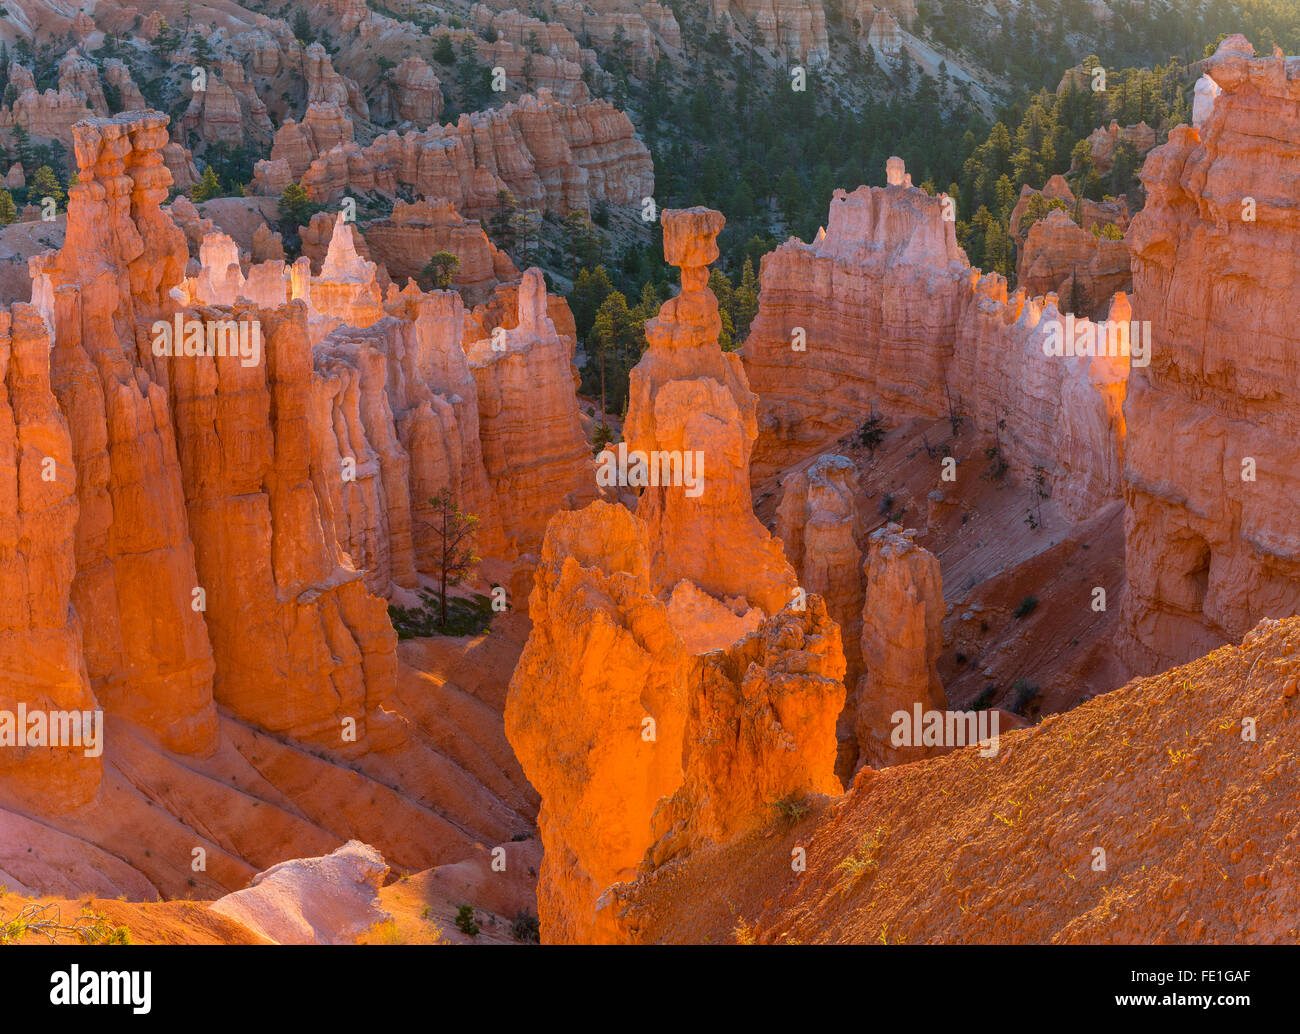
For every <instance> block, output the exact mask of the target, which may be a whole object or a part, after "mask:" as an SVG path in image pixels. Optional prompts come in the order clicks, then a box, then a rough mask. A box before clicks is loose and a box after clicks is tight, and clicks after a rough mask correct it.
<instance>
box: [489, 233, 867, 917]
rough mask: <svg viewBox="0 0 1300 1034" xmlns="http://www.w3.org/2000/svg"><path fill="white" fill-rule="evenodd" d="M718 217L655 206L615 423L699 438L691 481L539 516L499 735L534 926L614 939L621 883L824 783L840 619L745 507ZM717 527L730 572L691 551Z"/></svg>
mask: <svg viewBox="0 0 1300 1034" xmlns="http://www.w3.org/2000/svg"><path fill="white" fill-rule="evenodd" d="M721 227H722V217H721V215H720V214H719V213H717V212H712V211H709V210H707V209H690V210H686V211H680V212H678V211H668V212H665V213H664V249H665V253H666V255H667V257H668V259H669V261H670V262H672V263H673V264H675V265H678V266H679V267H680V268H681V270H682V291H681V293H680V294H679V295H678V297H677V298H675V299H673V300H671V301H669V302H668V303H666V304H665V305H664V306H663V308H662V310H661V311H660V314H659V316H658V317H657V318H656V319H654V320H651V321H650V322H649V323H648V324H647V335H648V337H649V340H650V347H649V348H648V349H647V351H646V354H645V356H644V357H643V358H642V360H641V363H640V364H638V366H637V368H636V369H635V370H634V371H633V392H632V399H631V402H630V403H629V409H628V420H627V423H626V425H625V433H626V436H627V444H628V445H629V446H630V447H632V448H634V449H635V448H645V449H655V448H659V449H670V448H671V449H680V448H683V447H685V448H692V449H693V448H699V449H700V450H701V451H703V452H704V453H705V455H706V457H707V459H706V462H705V466H704V469H703V475H704V476H703V492H702V493H701V494H700V495H698V496H696V497H691V496H689V495H687V486H686V485H685V484H676V485H664V484H661V485H659V486H655V487H651V488H646V489H645V490H644V491H643V493H642V495H641V497H640V500H639V501H638V508H637V513H636V514H635V515H633V514H632V513H630V512H629V511H628V510H627V509H625V508H624V507H623V506H619V505H611V504H609V503H605V502H601V501H598V502H594V503H592V504H591V505H590V506H588V507H586V508H585V509H583V510H580V511H577V512H575V513H561V514H558V515H557V516H556V517H555V518H554V519H553V520H552V521H551V523H550V525H549V527H548V528H547V531H546V536H545V539H544V541H543V544H542V547H541V559H540V561H539V563H538V567H537V572H536V582H535V587H534V589H533V593H532V596H531V597H530V601H529V610H530V615H531V617H532V619H533V629H532V634H531V635H530V637H529V640H528V644H527V645H526V647H525V649H524V653H523V656H522V657H521V659H520V663H519V665H518V667H517V668H516V670H515V673H514V676H513V678H512V679H511V683H510V693H509V697H508V700H507V705H506V732H507V735H508V737H509V739H510V742H511V745H512V746H513V747H514V749H515V752H516V754H517V755H518V757H519V759H520V763H521V765H522V766H523V768H524V771H525V772H526V773H527V775H528V777H529V780H530V781H531V782H532V783H533V785H534V786H536V787H537V788H538V791H539V793H540V794H541V796H542V808H541V812H540V815H539V819H538V823H539V829H540V831H541V835H542V842H543V845H544V849H545V856H544V861H543V865H542V869H541V873H540V881H539V886H538V902H539V911H538V914H539V917H540V919H541V924H542V934H543V937H544V938H545V939H546V940H547V941H551V942H581V941H598V942H601V943H604V942H618V941H624V940H627V939H629V938H630V937H632V936H633V932H632V931H631V930H630V929H628V928H626V927H625V926H624V924H623V923H622V922H621V919H620V914H621V905H620V901H621V898H620V893H619V890H618V885H621V884H626V883H628V882H630V881H632V880H634V879H635V878H636V876H637V874H638V872H642V871H645V870H646V869H647V868H653V867H654V866H655V865H658V864H661V863H662V862H665V861H666V860H668V859H669V858H674V857H676V856H678V855H680V854H681V853H683V852H686V851H690V850H691V849H693V848H695V847H697V846H699V845H700V844H702V843H705V842H709V841H712V840H715V839H718V838H725V837H729V836H732V835H734V834H736V833H737V832H739V831H741V830H744V829H747V828H749V827H750V826H752V825H754V824H756V823H757V822H759V821H761V819H762V818H763V817H764V816H766V815H769V814H770V810H771V807H772V802H773V800H774V799H776V798H779V797H784V796H789V795H791V794H793V795H806V794H809V793H831V792H835V791H837V790H838V788H839V783H838V782H837V781H836V779H835V776H834V766H835V757H836V745H835V723H836V718H837V716H838V715H839V713H840V710H841V708H842V707H843V702H844V689H843V682H842V680H843V676H844V654H843V648H842V644H841V641H840V632H839V627H838V626H837V625H836V623H835V622H834V620H833V619H832V618H831V617H830V616H829V614H828V613H827V610H826V604H825V602H824V601H823V600H822V599H821V597H819V596H815V595H813V596H809V597H808V598H807V601H806V603H805V604H803V607H802V609H800V610H796V609H795V607H796V606H797V605H798V604H797V603H796V602H794V601H791V602H790V603H789V605H788V606H787V605H786V604H787V601H789V600H791V594H790V590H791V589H793V587H794V581H795V579H794V572H793V571H792V570H791V569H790V568H789V565H787V564H786V563H785V559H784V557H783V555H782V553H781V547H780V544H779V542H777V541H776V540H774V539H771V538H770V537H769V536H768V535H767V532H766V531H765V530H764V529H763V527H762V525H760V524H758V522H757V521H756V520H755V518H754V516H753V511H752V510H751V509H750V504H749V501H748V500H749V492H748V481H749V477H748V462H747V461H748V447H749V442H750V441H751V440H752V437H753V426H754V425H753V405H754V401H753V395H752V394H751V393H750V392H749V391H748V388H747V386H746V385H745V379H744V371H743V370H742V369H741V368H740V366H739V364H738V363H737V362H735V361H734V357H732V356H724V354H723V353H722V351H721V350H720V349H719V348H718V345H717V334H718V329H719V317H718V309H717V301H716V299H715V298H714V297H713V295H712V294H711V293H710V292H709V291H708V288H707V287H706V286H705V284H706V281H707V268H706V267H707V264H708V263H709V262H711V261H712V260H713V259H715V258H716V257H717V248H716V244H715V238H716V236H717V233H718V231H719V230H720V229H721ZM525 284H527V280H525ZM524 297H525V294H524V292H523V291H522V290H521V302H520V305H521V323H524V322H526V321H525V320H524V319H523V318H522V311H523V306H524V304H525V303H524V301H523V299H524ZM531 307H532V308H533V309H534V310H540V307H541V301H540V299H534V300H533V301H532V302H531ZM480 344H481V343H480ZM478 347H479V346H478V345H476V346H474V349H475V350H477V349H478ZM473 356H474V351H473V350H472V351H471V359H473ZM481 398H482V396H480V399H481ZM715 457H716V459H715ZM710 463H712V464H713V465H712V466H710V465H709V464H710ZM490 467H491V464H490V463H489V470H490ZM716 542H725V543H726V544H727V548H728V557H727V559H728V560H729V562H730V564H731V565H733V568H732V569H730V570H728V568H727V564H726V563H724V562H723V558H722V557H721V556H720V555H719V554H717V553H714V555H712V556H704V557H699V556H692V555H690V549H691V548H694V549H696V550H697V551H698V550H703V549H706V548H714V549H716V548H717V547H716ZM738 558H740V559H738ZM769 606H770V607H771V610H768V609H766V608H767V607H769ZM782 607H785V609H782ZM768 614H772V616H771V617H768V616H767V615H768ZM674 795H676V796H674ZM615 802H617V803H615Z"/></svg>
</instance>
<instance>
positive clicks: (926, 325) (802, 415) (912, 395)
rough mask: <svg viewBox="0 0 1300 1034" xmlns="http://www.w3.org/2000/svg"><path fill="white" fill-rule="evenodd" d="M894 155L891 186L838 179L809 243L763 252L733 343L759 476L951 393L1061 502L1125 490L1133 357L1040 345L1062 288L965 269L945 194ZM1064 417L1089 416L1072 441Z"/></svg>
mask: <svg viewBox="0 0 1300 1034" xmlns="http://www.w3.org/2000/svg"><path fill="white" fill-rule="evenodd" d="M898 165H899V167H898V168H896V169H895V170H894V175H893V176H892V179H893V180H894V181H896V185H892V186H886V187H861V188H859V189H858V190H856V191H854V192H853V193H852V194H846V193H844V192H843V191H836V192H835V195H834V198H833V199H832V201H831V210H830V218H829V223H828V226H827V228H826V231H825V232H824V233H823V234H819V235H818V238H817V240H816V241H815V242H813V243H812V244H804V243H803V242H801V241H798V240H793V239H792V240H790V241H787V242H786V243H785V244H783V245H781V246H780V247H778V248H777V249H776V250H775V251H773V252H771V253H769V254H768V255H767V256H765V257H764V259H763V264H762V271H761V274H760V278H761V283H762V288H761V291H760V295H759V309H758V315H757V317H756V318H755V320H754V323H753V325H752V327H751V330H750V335H749V338H748V339H747V341H746V342H745V345H744V348H743V349H742V356H743V359H744V363H745V369H746V372H747V373H748V375H749V381H750V384H751V385H752V386H753V388H754V390H755V391H757V393H758V396H759V406H758V430H759V435H758V441H757V443H756V444H755V446H754V460H753V474H754V478H755V479H756V480H761V479H763V478H766V477H769V476H771V475H772V474H774V473H776V472H777V471H779V470H782V469H785V468H788V467H790V466H792V465H794V464H795V463H797V462H798V461H800V460H802V459H806V458H808V457H810V456H814V455H816V454H818V453H820V452H823V451H825V450H826V449H828V448H831V447H833V444H834V443H835V442H837V441H838V440H839V439H840V438H842V437H843V436H844V435H846V434H848V433H850V432H851V431H853V430H855V429H856V428H857V427H858V426H859V425H860V424H861V423H862V421H863V420H864V419H865V418H866V416H867V415H868V414H869V413H870V412H871V411H872V409H873V407H874V408H875V409H876V410H877V411H878V412H879V413H881V414H883V415H885V416H886V417H899V418H906V417H909V416H925V417H932V418H933V417H939V416H942V415H944V414H946V413H948V411H949V405H950V400H951V404H953V405H955V406H956V407H957V408H958V409H960V411H961V412H962V414H963V416H964V417H965V418H966V419H968V420H969V421H971V424H969V425H968V426H973V427H974V428H975V429H976V430H978V431H980V432H983V433H987V434H988V435H989V437H990V439H991V438H992V432H993V429H994V428H995V427H997V426H998V424H999V422H1000V421H1005V428H1004V430H1003V431H1002V432H1001V433H1000V448H1001V450H1002V455H1003V458H1004V459H1005V460H1006V461H1007V463H1008V465H1009V468H1010V470H1011V471H1012V472H1013V473H1015V474H1017V475H1020V476H1027V475H1029V474H1030V473H1031V472H1032V471H1033V470H1034V468H1036V467H1040V466H1041V467H1042V468H1043V469H1044V470H1045V472H1046V475H1047V480H1048V484H1049V485H1050V486H1051V489H1052V492H1053V495H1054V496H1056V497H1058V498H1066V497H1068V498H1069V499H1070V500H1071V502H1070V503H1069V504H1068V505H1067V507H1066V515H1067V516H1069V517H1071V519H1076V518H1078V517H1082V516H1086V515H1087V514H1089V513H1091V512H1092V511H1093V510H1094V509H1095V508H1096V507H1097V506H1099V505H1101V504H1102V503H1104V502H1105V501H1107V500H1109V499H1114V498H1116V497H1117V496H1118V494H1119V480H1118V473H1117V472H1118V468H1119V456H1120V455H1121V448H1122V424H1117V423H1116V421H1115V419H1114V407H1113V404H1112V400H1113V397H1114V395H1115V394H1116V393H1119V394H1120V395H1121V397H1122V390H1123V383H1124V381H1125V378H1126V376H1127V369H1128V365H1129V358H1128V356H1127V355H1117V356H1113V357H1112V356H1104V357H1100V358H1099V357H1096V356H1080V355H1075V356H1069V355H1048V354H1046V353H1045V346H1046V345H1049V344H1050V340H1049V335H1051V334H1053V333H1055V334H1057V335H1062V336H1063V334H1064V331H1065V328H1066V323H1065V322H1064V314H1063V313H1062V312H1061V311H1060V309H1059V308H1058V306H1057V299H1056V297H1055V296H1054V295H1050V294H1049V295H1048V296H1047V297H1046V298H1043V299H1031V300H1026V297H1025V294H1024V292H1023V291H1018V292H1016V293H1015V294H1014V295H1011V296H1010V297H1008V292H1007V285H1006V281H1005V279H1004V278H1002V277H1001V276H998V275H997V274H990V275H981V274H980V272H979V271H978V270H976V269H973V268H971V266H970V264H969V263H968V262H967V261H966V256H965V254H964V253H963V252H962V250H961V249H960V248H959V247H958V246H957V241H956V237H955V233H954V230H953V223H952V222H951V221H948V220H947V219H945V218H944V199H943V198H936V197H930V196H929V195H927V194H926V193H925V192H924V191H922V190H919V189H917V188H913V187H910V186H908V185H907V179H906V173H905V172H903V171H902V169H901V162H900V163H898ZM1069 326H1072V327H1073V326H1075V324H1073V323H1072V324H1069ZM1090 332H1091V333H1093V334H1094V336H1095V333H1096V329H1095V327H1094V328H1092V330H1091V331H1090ZM1125 347H1127V346H1125ZM1067 407H1069V408H1067ZM1062 421H1065V422H1068V423H1070V424H1071V425H1074V426H1077V427H1079V428H1081V429H1083V428H1087V429H1088V430H1087V433H1086V434H1084V435H1082V436H1075V438H1074V439H1073V440H1074V443H1075V444H1074V447H1073V448H1072V449H1070V450H1066V449H1064V448H1063V447H1062V444H1061V441H1060V433H1059V429H1060V425H1061V423H1062ZM1095 471H1110V472H1113V473H1112V474H1111V475H1110V476H1108V477H1107V478H1105V479H1099V478H1098V477H1097V476H1096V474H1095V473H1094V472H1095Z"/></svg>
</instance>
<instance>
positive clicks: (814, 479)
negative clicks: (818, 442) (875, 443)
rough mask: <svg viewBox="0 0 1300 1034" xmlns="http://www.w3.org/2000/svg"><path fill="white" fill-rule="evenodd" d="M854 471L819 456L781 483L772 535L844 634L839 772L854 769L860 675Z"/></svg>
mask: <svg viewBox="0 0 1300 1034" xmlns="http://www.w3.org/2000/svg"><path fill="white" fill-rule="evenodd" d="M857 479H858V470H857V466H856V465H855V464H854V462H853V461H852V460H850V459H848V458H847V457H845V456H836V455H833V454H827V455H824V456H819V457H818V458H817V459H816V460H815V461H813V463H812V464H811V465H810V466H808V467H807V468H806V469H802V468H797V469H796V470H795V471H793V472H792V473H790V474H788V475H787V476H786V477H785V478H784V479H783V480H782V482H781V487H782V496H781V503H780V505H779V506H778V507H777V514H776V520H777V524H776V535H777V537H778V538H780V540H781V542H782V543H783V544H784V546H785V555H786V556H787V557H789V558H790V562H791V563H792V564H793V565H794V567H795V570H796V571H798V572H799V587H800V588H801V589H803V590H804V591H805V592H808V593H816V594H817V595H819V596H821V597H822V598H823V599H824V600H825V601H826V610H827V612H828V613H829V614H830V616H831V617H832V618H834V619H835V622H836V624H838V625H839V627H840V631H841V633H842V637H843V645H844V659H845V665H846V672H845V677H844V683H845V686H847V687H848V688H849V695H850V700H849V703H848V706H847V707H845V709H844V711H843V712H842V714H841V718H840V724H839V729H838V733H837V735H838V738H839V740H840V760H839V762H838V763H837V770H838V771H840V772H841V773H842V774H843V775H845V776H847V775H849V774H851V773H852V770H853V763H854V761H855V760H856V758H857V754H858V746H857V734H856V732H855V729H854V725H855V712H854V707H853V695H854V689H855V687H856V686H857V684H858V678H859V676H860V675H861V674H862V649H861V646H860V640H861V632H862V601H863V576H862V559H863V547H862V544H861V543H862V537H863V527H862V524H863V521H862V514H861V513H860V512H859V508H858V504H857V494H856V493H857Z"/></svg>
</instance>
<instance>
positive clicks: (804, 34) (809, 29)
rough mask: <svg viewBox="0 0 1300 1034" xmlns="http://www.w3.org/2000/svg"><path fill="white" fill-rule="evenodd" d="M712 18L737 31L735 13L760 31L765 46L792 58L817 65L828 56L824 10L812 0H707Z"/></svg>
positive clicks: (828, 44)
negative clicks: (733, 11) (733, 13)
mask: <svg viewBox="0 0 1300 1034" xmlns="http://www.w3.org/2000/svg"><path fill="white" fill-rule="evenodd" d="M709 7H710V10H711V13H712V15H713V18H714V20H715V21H716V22H717V23H718V24H720V25H723V26H727V27H729V28H731V30H732V32H733V34H734V33H735V31H736V28H735V26H736V19H735V18H734V17H733V15H732V9H734V10H735V12H736V14H738V15H740V16H741V17H742V18H744V19H745V20H746V21H747V22H748V23H749V25H750V26H751V27H752V28H753V29H757V30H758V31H759V32H761V33H762V38H763V40H764V41H765V43H766V45H767V46H768V47H769V48H770V49H771V50H773V51H774V52H776V53H779V54H782V55H783V56H785V57H787V58H788V59H790V60H791V61H802V62H805V63H807V64H809V65H814V66H816V65H820V64H822V63H823V62H825V61H826V60H827V59H828V58H829V57H830V39H829V37H828V36H827V33H826V11H825V9H824V7H823V6H822V4H820V3H814V2H812V0H710V2H709ZM747 35H748V34H747Z"/></svg>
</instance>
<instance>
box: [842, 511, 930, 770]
mask: <svg viewBox="0 0 1300 1034" xmlns="http://www.w3.org/2000/svg"><path fill="white" fill-rule="evenodd" d="M915 534H916V533H915V532H914V531H910V530H909V531H903V529H902V528H901V527H900V526H899V525H897V524H888V525H886V526H885V527H883V528H881V529H880V530H878V531H876V532H874V533H873V534H872V536H871V545H870V550H869V552H868V554H867V562H866V567H865V575H866V583H867V584H866V600H865V603H864V605H863V608H862V663H863V666H864V667H865V668H866V674H865V675H863V676H862V678H861V680H860V681H859V683H858V690H857V733H858V746H859V748H860V750H861V761H862V763H864V764H868V765H871V766H872V767H873V768H880V767H883V766H885V765H896V764H901V763H903V762H907V761H917V760H919V759H920V758H923V757H926V756H928V755H929V754H930V753H931V750H930V748H927V747H924V746H921V745H920V744H913V745H907V744H903V745H895V744H893V743H892V742H891V734H892V732H893V730H894V724H893V722H892V715H893V714H894V713H895V712H896V711H905V712H906V713H907V714H908V715H911V714H913V709H914V707H915V706H916V705H917V704H919V705H920V706H921V711H922V712H925V711H931V710H936V711H942V710H944V709H945V708H947V706H948V700H947V697H946V696H945V695H944V692H943V684H942V683H941V682H940V681H939V671H938V667H937V664H938V661H939V653H940V652H941V651H942V649H943V611H944V603H943V578H942V576H941V575H940V573H939V560H938V558H937V557H935V556H934V554H933V553H930V552H929V551H928V550H925V549H923V548H921V547H920V546H918V545H916V543H914V542H913V541H912V536H913V535H915Z"/></svg>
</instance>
